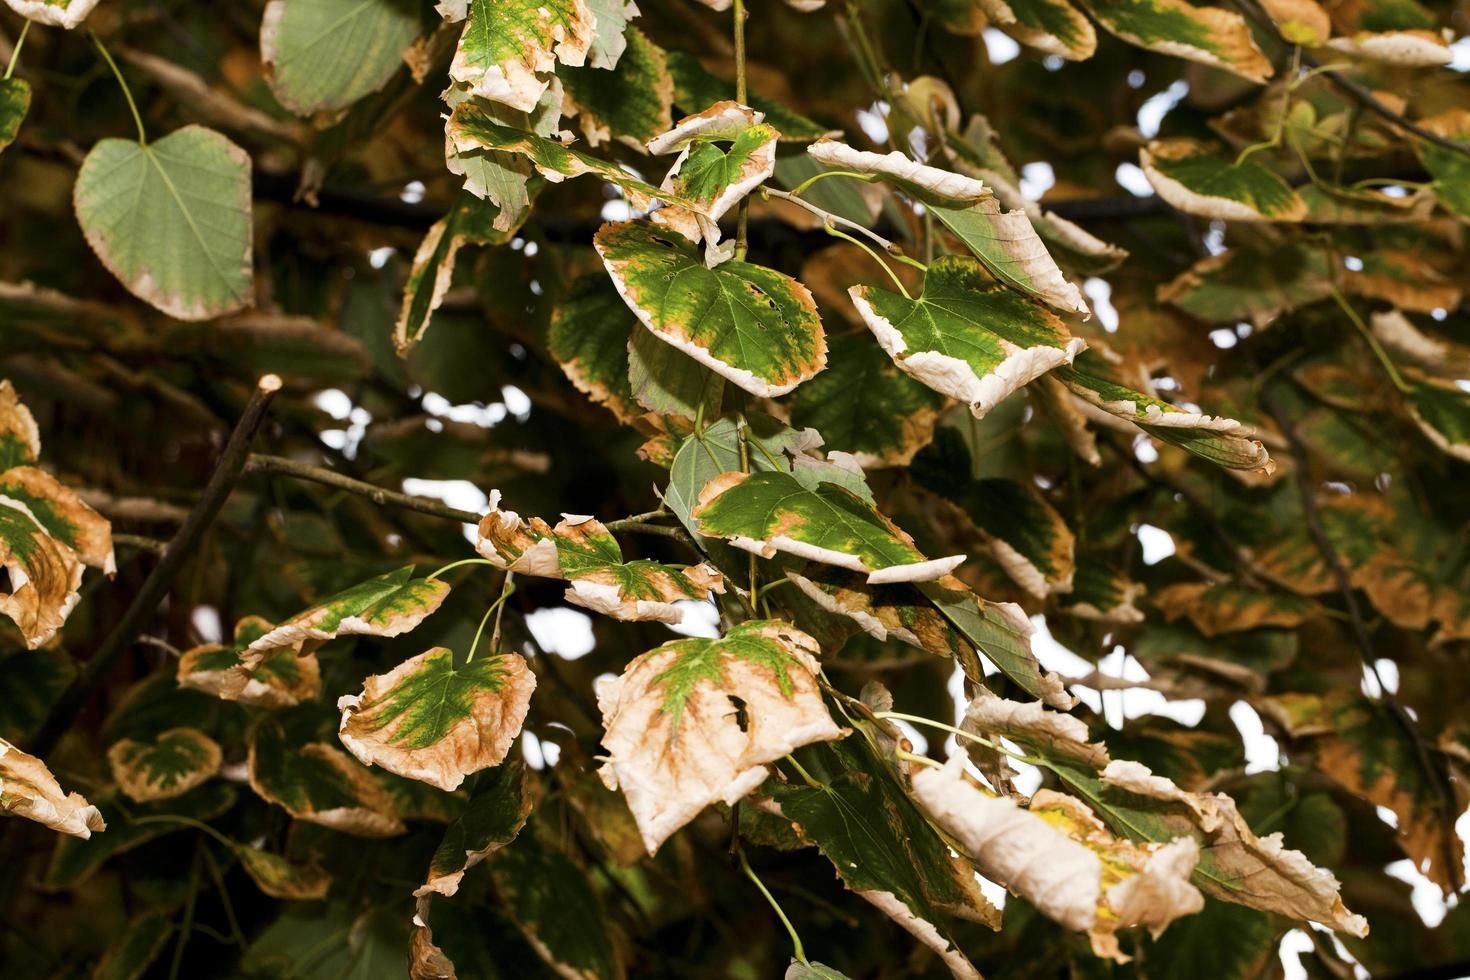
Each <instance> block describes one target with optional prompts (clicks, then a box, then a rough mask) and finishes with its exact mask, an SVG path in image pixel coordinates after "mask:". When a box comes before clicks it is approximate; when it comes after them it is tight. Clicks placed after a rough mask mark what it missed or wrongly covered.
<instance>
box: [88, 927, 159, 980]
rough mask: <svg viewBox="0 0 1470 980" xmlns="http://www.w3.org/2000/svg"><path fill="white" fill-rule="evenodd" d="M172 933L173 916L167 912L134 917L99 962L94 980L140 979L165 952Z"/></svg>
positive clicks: (93, 975)
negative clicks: (165, 946)
mask: <svg viewBox="0 0 1470 980" xmlns="http://www.w3.org/2000/svg"><path fill="white" fill-rule="evenodd" d="M173 931H174V924H173V916H172V915H171V914H170V913H168V912H167V911H164V910H154V911H151V912H144V913H142V914H141V915H138V916H136V917H134V918H133V919H132V920H131V921H130V922H128V924H127V928H125V929H124V930H123V934H122V937H121V938H120V939H119V940H118V941H117V942H116V943H114V944H113V945H112V946H110V947H109V948H108V950H107V952H106V953H105V954H104V955H103V957H102V959H101V961H100V962H98V964H97V968H96V970H95V971H94V972H93V973H92V980H139V978H140V977H142V976H143V974H145V973H147V972H148V967H150V966H152V965H153V961H154V960H156V959H158V956H159V954H160V953H162V952H163V948H164V945H165V944H166V943H167V942H168V937H169V936H171V935H172V934H173Z"/></svg>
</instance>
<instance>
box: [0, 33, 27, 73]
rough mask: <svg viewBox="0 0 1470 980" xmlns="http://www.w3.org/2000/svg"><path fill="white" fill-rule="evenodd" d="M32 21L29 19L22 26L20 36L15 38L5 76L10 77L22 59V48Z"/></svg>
mask: <svg viewBox="0 0 1470 980" xmlns="http://www.w3.org/2000/svg"><path fill="white" fill-rule="evenodd" d="M30 30H31V22H30V21H29V20H27V21H26V22H25V23H24V24H22V25H21V27H20V36H19V37H17V38H16V39H15V47H13V48H11V49H10V64H8V65H6V66H5V77H6V78H9V77H10V76H11V75H14V74H15V66H16V64H17V63H18V62H19V61H20V49H21V48H22V47H24V46H25V43H26V35H27V34H29V33H30Z"/></svg>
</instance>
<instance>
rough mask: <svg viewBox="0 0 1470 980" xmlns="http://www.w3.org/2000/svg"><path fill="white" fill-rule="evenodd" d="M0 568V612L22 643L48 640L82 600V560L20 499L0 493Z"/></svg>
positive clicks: (41, 642)
mask: <svg viewBox="0 0 1470 980" xmlns="http://www.w3.org/2000/svg"><path fill="white" fill-rule="evenodd" d="M0 567H3V568H4V569H5V571H6V573H7V576H8V579H9V583H8V589H9V591H6V592H0V613H4V614H5V615H6V616H9V617H10V618H11V619H12V620H14V621H15V625H16V626H17V627H19V628H20V632H21V636H23V637H24V638H25V643H26V646H27V647H29V648H31V649H35V648H36V647H38V646H40V645H41V644H43V643H45V642H46V641H48V640H50V639H51V637H52V636H54V635H55V634H56V631H57V630H59V629H60V628H61V624H62V623H64V622H66V617H67V616H69V615H71V611H72V609H73V608H75V607H76V604H77V601H78V599H80V598H81V596H80V594H79V593H78V591H77V589H78V587H79V586H80V585H81V583H82V563H81V561H80V560H79V559H78V558H77V556H76V553H75V552H73V551H72V550H71V549H70V548H68V547H67V546H66V545H64V544H62V543H61V542H59V541H57V540H56V539H55V538H53V537H52V536H51V535H50V534H48V533H46V528H45V527H44V526H43V525H42V524H41V522H40V521H39V520H37V518H36V515H35V514H34V513H32V512H31V509H30V508H29V507H27V506H26V505H25V504H23V503H21V502H20V501H19V500H14V499H11V498H10V497H6V496H3V495H0Z"/></svg>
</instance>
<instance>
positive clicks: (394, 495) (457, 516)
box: [245, 453, 483, 524]
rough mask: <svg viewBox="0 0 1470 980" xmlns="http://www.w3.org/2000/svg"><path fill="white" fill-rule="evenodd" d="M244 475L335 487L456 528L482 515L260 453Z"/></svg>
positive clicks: (253, 459)
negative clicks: (275, 475)
mask: <svg viewBox="0 0 1470 980" xmlns="http://www.w3.org/2000/svg"><path fill="white" fill-rule="evenodd" d="M245 472H247V473H279V474H281V475H283V476H290V477H294V478H295V479H298V480H310V481H311V482H313V483H320V484H323V485H324V486H329V487H335V488H337V489H338V490H346V491H347V492H348V493H355V494H357V495H358V496H360V497H366V498H368V499H369V500H371V501H372V502H373V503H375V504H377V505H378V506H380V507H381V506H392V507H402V508H403V509H404V510H411V511H415V512H417V513H420V514H427V515H428V516H430V517H441V518H443V519H444V520H447V521H455V522H457V523H459V524H478V523H480V518H481V517H482V516H483V515H481V514H476V513H474V512H472V511H468V510H460V509H459V508H457V507H450V506H449V505H448V504H445V503H441V502H440V501H438V500H433V499H431V498H429V497H415V496H412V495H411V494H406V493H398V492H397V491H394V490H389V489H387V488H385V487H380V486H378V485H377V484H374V483H366V482H364V481H362V480H354V479H353V478H352V477H350V476H343V475H342V474H341V473H338V472H336V471H335V470H329V469H326V468H325V467H321V466H313V465H311V464H310V463H299V462H297V461H296V460H294V459H287V458H286V457H284V456H266V455H262V454H260V453H252V454H251V455H250V458H249V459H248V460H247V461H246V463H245Z"/></svg>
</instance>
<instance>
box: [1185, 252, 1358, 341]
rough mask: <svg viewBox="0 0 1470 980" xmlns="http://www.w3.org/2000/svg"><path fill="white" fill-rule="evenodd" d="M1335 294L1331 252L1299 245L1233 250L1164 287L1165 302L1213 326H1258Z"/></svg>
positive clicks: (1213, 258) (1207, 259)
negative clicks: (1330, 269) (1330, 258)
mask: <svg viewBox="0 0 1470 980" xmlns="http://www.w3.org/2000/svg"><path fill="white" fill-rule="evenodd" d="M1331 294H1332V279H1331V276H1330V273H1329V268H1328V259H1327V255H1326V253H1325V252H1323V251H1322V250H1321V249H1320V248H1313V247H1311V246H1309V245H1303V244H1300V243H1296V242H1285V243H1282V244H1281V245H1277V246H1274V247H1270V248H1260V249H1256V248H1235V249H1230V250H1228V251H1225V252H1221V253H1220V254H1219V255H1212V256H1210V257H1209V258H1205V259H1201V260H1200V261H1198V262H1196V263H1195V264H1194V266H1193V267H1191V268H1190V269H1188V270H1186V271H1185V272H1183V273H1181V274H1180V275H1179V276H1178V278H1176V279H1174V281H1173V282H1169V283H1166V284H1165V285H1163V286H1160V287H1159V301H1160V302H1161V303H1172V304H1173V305H1174V306H1177V307H1179V309H1181V310H1183V311H1184V312H1186V313H1188V314H1190V315H1191V316H1197V317H1199V318H1200V319H1201V320H1206V321H1208V322H1210V323H1230V324H1234V323H1237V322H1239V321H1241V320H1248V321H1250V322H1251V323H1253V324H1254V325H1255V326H1257V327H1264V326H1266V325H1267V324H1269V323H1271V321H1273V320H1275V319H1276V318H1277V317H1278V316H1280V315H1281V314H1283V313H1289V312H1291V311H1292V310H1295V309H1297V308H1299V307H1302V306H1309V305H1311V304H1312V303H1315V302H1317V301H1318V300H1323V299H1326V298H1327V297H1328V296H1330V295H1331Z"/></svg>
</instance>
